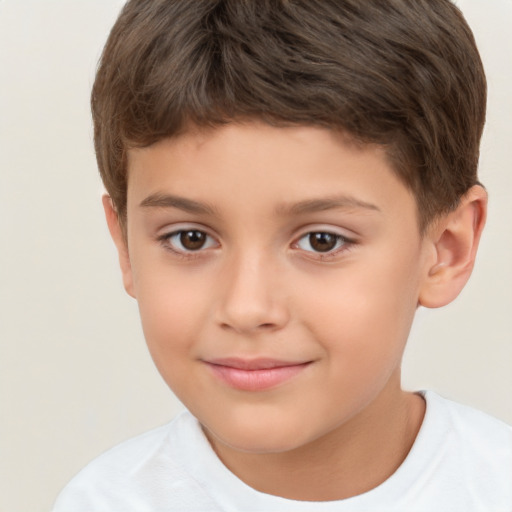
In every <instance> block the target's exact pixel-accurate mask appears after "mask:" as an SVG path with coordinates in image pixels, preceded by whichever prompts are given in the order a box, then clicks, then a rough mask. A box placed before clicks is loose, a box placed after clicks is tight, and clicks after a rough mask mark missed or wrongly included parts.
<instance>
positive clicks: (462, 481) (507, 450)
mask: <svg viewBox="0 0 512 512" xmlns="http://www.w3.org/2000/svg"><path fill="white" fill-rule="evenodd" d="M424 396H425V399H426V402H427V412H426V415H425V420H424V424H425V427H426V428H425V429H424V431H423V432H422V431H421V430H420V435H422V434H423V435H424V436H425V438H424V439H423V441H424V448H427V449H426V450H424V453H427V452H428V450H430V452H431V455H430V460H431V461H432V458H434V459H435V460H436V464H437V469H436V474H437V475H438V476H439V477H440V478H444V481H445V485H448V484H449V485H450V486H451V487H454V488H456V487H459V488H460V489H471V494H472V496H473V499H474V500H478V499H480V498H481V499H482V500H484V499H485V500H489V499H491V497H492V500H491V502H492V503H495V504H496V506H495V508H494V510H502V509H501V508H499V506H497V504H502V503H506V504H507V506H511V505H512V486H511V485H510V483H511V482H512V427H511V426H509V425H507V424H506V423H504V422H502V421H500V420H498V419H497V418H494V417H492V416H490V415H488V414H486V413H484V412H482V411H479V410H476V409H474V408H472V407H468V406H466V405H462V404H459V403H456V402H453V401H451V400H448V399H446V398H442V397H440V396H439V395H437V394H435V393H433V392H426V393H425V394H424ZM420 442H421V440H420ZM484 497H485V498H484ZM483 502H484V503H489V502H488V501H483ZM491 509H492V508H491Z"/></svg>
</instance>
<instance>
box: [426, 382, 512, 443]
mask: <svg viewBox="0 0 512 512" xmlns="http://www.w3.org/2000/svg"><path fill="white" fill-rule="evenodd" d="M424 396H425V399H426V401H427V414H431V415H436V416H437V417H436V418H435V420H434V421H433V422H432V423H433V424H434V425H435V426H437V427H438V428H444V429H446V430H447V431H449V432H450V433H452V434H454V437H455V438H456V439H458V440H460V442H461V443H468V442H470V443H471V444H472V445H474V448H475V449H476V450H478V448H485V449H488V450H493V451H494V450H499V451H500V452H503V450H504V448H511V449H512V426H510V425H507V424H506V423H504V422H503V421H501V420H499V419H497V418H494V417H493V416H490V415H489V414H486V413H484V412H482V411H479V410H477V409H474V408H473V407H469V406H467V405H463V404H460V403H457V402H454V401H452V400H449V399H447V398H443V397H441V396H439V395H437V394H436V393H434V392H432V391H427V392H425V393H424ZM475 443H476V444H475ZM505 453H506V450H505Z"/></svg>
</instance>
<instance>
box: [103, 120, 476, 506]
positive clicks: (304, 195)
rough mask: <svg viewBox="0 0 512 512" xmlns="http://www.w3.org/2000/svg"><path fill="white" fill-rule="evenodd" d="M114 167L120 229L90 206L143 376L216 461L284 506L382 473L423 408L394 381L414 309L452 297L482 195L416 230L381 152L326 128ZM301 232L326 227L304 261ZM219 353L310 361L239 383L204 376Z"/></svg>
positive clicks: (240, 132)
mask: <svg viewBox="0 0 512 512" xmlns="http://www.w3.org/2000/svg"><path fill="white" fill-rule="evenodd" d="M128 160H129V161H128V196H127V197H128V209H127V231H126V233H123V229H122V227H121V226H120V224H119V222H118V219H117V216H116V214H115V210H114V208H113V207H112V204H111V202H110V200H109V198H108V197H105V198H104V206H105V211H106V215H107V221H108V224H109V227H110V231H111V233H112V236H113V238H114V241H115V243H116V245H117V247H118V250H119V258H120V264H121V268H122V272H123V279H124V285H125V288H126V290H127V291H128V293H129V294H130V295H132V296H133V297H135V298H136V299H137V301H138V304H139V309H140V314H141V319H142V324H143V329H144V333H145V337H146V340H147V344H148V347H149V350H150V352H151V355H152V357H153V359H154V361H155V363H156V366H157V367H158V369H159V371H160V373H161V374H162V376H163V378H164V380H165V381H166V382H167V384H168V385H169V386H170V388H171V389H172V390H173V391H174V392H175V393H176V395H177V396H178V397H179V398H180V399H181V400H182V402H183V403H184V404H185V405H186V406H187V407H188V408H189V410H190V411H191V412H192V413H193V414H194V415H195V416H196V417H197V418H198V419H199V421H200V423H201V424H202V426H203V429H204V431H205V433H206V435H207V437H208V439H209V440H210V442H211V444H212V446H213V448H214V450H215V451H216V453H217V454H218V456H219V457H220V459H221V460H222V461H223V462H224V464H225V465H226V466H227V467H228V468H229V469H230V470H231V471H232V472H233V473H234V474H236V475H237V476H238V477H239V478H241V479H242V480H243V481H245V482H246V483H247V484H249V485H251V486H252V487H254V488H256V489H258V490H260V491H263V492H267V493H270V494H275V495H279V496H283V497H285V498H290V499H298V500H310V501H324V500H335V499H343V498H347V497H350V496H354V495H357V494H360V493H363V492H366V491H368V490H370V489H372V488H374V487H376V486H377V485H379V484H380V483H382V482H383V481H384V480H386V479H387V478H388V477H389V476H390V475H391V474H392V473H393V472H394V471H395V470H396V469H397V468H398V466H399V465H400V464H401V463H402V462H403V460H404V459H405V457H406V455H407V453H408V452H409V450H410V448H411V446H412V444H413V442H414V439H415V437H416V435H417V433H418V430H419V428H420V426H421V421H422V418H423V414H424V403H423V399H422V398H421V397H420V396H419V395H416V394H412V393H407V392H405V391H403V390H402V389H401V386H400V363H401V359H402V355H403V351H404V347H405V344H406V341H407V337H408V334H409V330H410V327H411V323H412V321H413V318H414V314H415V311H416V309H417V307H418V306H419V305H425V306H428V307H439V306H442V305H444V304H446V303H448V302H450V301H451V300H453V299H454V298H455V297H456V296H457V294H458V293H459V292H460V290H461V289H462V287H463V286H464V284H465V282H466V280H467V279H468V277H469V275H470V273H471V269H472V266H473V262H474V258H475V254H476V248H477V245H478V240H479V237H480V233H481V230H482V228H483V225H484V221H485V212H486V194H485V191H484V190H483V189H482V188H481V187H473V188H472V189H471V190H470V191H469V192H468V194H467V195H466V196H465V197H464V198H463V199H462V200H461V204H460V206H459V207H458V209H457V210H456V211H454V212H452V213H450V214H449V215H446V216H443V217H440V218H439V219H438V220H437V221H436V222H435V224H433V225H432V226H431V227H430V229H429V230H428V232H427V234H426V235H424V236H421V235H420V233H419V230H418V217H417V209H416V203H415V199H414V197H413V195H412V194H411V193H410V191H409V190H408V189H407V188H406V187H405V186H404V185H403V184H402V182H400V181H399V179H398V178H397V177H396V175H395V174H394V173H393V171H392V169H391V167H390V164H389V162H388V160H387V158H386V155H385V153H384V152H383V150H382V148H380V147H378V146H360V145H356V144H354V143H351V142H350V140H349V139H348V138H347V137H345V136H343V135H342V134H340V133H336V132H333V131H329V130H326V129H322V128H317V127H302V126H299V127H288V128H281V127H280V128H277V127H270V126H267V125H265V124H261V123H258V122H251V123H245V124H239V123H233V124H229V125H227V126H224V127H221V128H214V129H209V130H200V129H191V130H189V131H188V132H187V133H186V134H184V135H180V136H179V137H177V138H174V139H165V140H163V141H160V142H158V143H157V144H154V145H153V146H151V147H149V148H144V149H136V150H131V151H130V152H129V159H128ZM191 201H193V203H191ZM180 230H181V231H180ZM183 230H185V231H190V230H193V231H194V233H195V236H196V237H197V236H198V234H197V232H198V231H199V232H200V233H199V234H201V233H203V234H204V235H203V236H204V237H205V238H204V240H205V243H204V245H203V246H200V247H199V248H197V246H193V244H191V243H189V242H190V238H186V237H185V238H182V237H181V233H183ZM311 233H330V234H331V235H332V237H331V239H330V240H331V241H332V240H334V247H333V249H332V250H329V251H327V252H322V251H318V250H317V247H318V246H317V245H313V244H312V243H311V241H312V240H313V241H314V238H313V239H312V238H311V237H310V234H311ZM321 236H324V237H325V235H321ZM183 240H185V242H186V244H185V245H183ZM324 241H325V240H324ZM191 247H194V249H193V250H191V249H190V248H191ZM325 247H326V246H325V245H323V246H321V248H322V250H324V249H325ZM329 247H330V246H329ZM226 357H237V358H242V359H244V360H253V359H255V358H260V357H265V358H272V359H278V360H280V361H288V362H294V363H307V364H305V365H304V368H303V369H301V370H300V371H299V372H298V373H297V374H295V375H294V376H293V377H291V378H289V379H288V380H285V381H284V382H282V383H280V384H278V385H277V386H273V387H270V388H269V389H264V390H256V391H254V390H241V389H237V388H233V387H232V386H230V385H229V384H227V383H226V382H225V381H224V380H222V379H220V378H219V377H218V375H217V374H216V373H215V372H214V371H212V366H211V365H210V364H209V362H211V361H213V360H216V359H218V358H226Z"/></svg>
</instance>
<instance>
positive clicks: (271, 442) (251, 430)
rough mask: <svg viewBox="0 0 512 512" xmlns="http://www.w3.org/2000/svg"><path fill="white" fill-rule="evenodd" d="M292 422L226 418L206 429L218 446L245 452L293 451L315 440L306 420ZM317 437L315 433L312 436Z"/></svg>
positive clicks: (211, 439)
mask: <svg viewBox="0 0 512 512" xmlns="http://www.w3.org/2000/svg"><path fill="white" fill-rule="evenodd" d="M301 423H302V424H301V425H300V424H298V425H290V424H287V423H286V422H279V421H268V420H267V421H261V418H259V421H257V420H256V419H254V420H253V421H251V420H250V419H248V421H240V420H239V421H237V422H235V421H231V422H230V421H226V422H225V423H224V422H223V424H221V425H219V424H218V422H213V424H212V423H210V424H209V425H207V426H205V425H204V424H203V429H204V430H205V432H206V435H207V437H208V438H209V439H210V442H211V443H212V445H213V446H214V447H215V445H216V444H217V443H221V444H222V445H224V446H227V447H229V448H230V449H232V450H236V451H239V452H246V453H254V454H256V453H260V454H263V453H283V452H289V451H292V450H294V449H296V448H298V447H300V446H303V445H304V444H307V443H308V442H310V441H311V440H312V439H310V438H309V436H308V435H307V433H306V432H305V429H304V423H303V422H301ZM311 437H314V436H311Z"/></svg>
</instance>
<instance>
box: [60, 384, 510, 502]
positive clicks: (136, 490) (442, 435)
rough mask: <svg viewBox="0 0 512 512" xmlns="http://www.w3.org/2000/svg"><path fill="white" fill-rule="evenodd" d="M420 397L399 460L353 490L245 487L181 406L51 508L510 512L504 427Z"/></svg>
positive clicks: (83, 475) (106, 457)
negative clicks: (367, 485) (418, 414)
mask: <svg viewBox="0 0 512 512" xmlns="http://www.w3.org/2000/svg"><path fill="white" fill-rule="evenodd" d="M423 395H424V397H425V399H426V403H427V408H426V413H425V418H424V420H423V424H422V426H421V429H420V431H419V433H418V436H417V438H416V440H415V442H414V445H413V447H412V449H411V451H410V452H409V454H408V456H407V458H406V459H405V461H404V462H403V463H402V465H401V466H400V467H399V468H398V470H397V471H396V472H395V473H394V474H393V475H392V476H391V477H390V478H388V479H387V480H386V481H385V482H383V483H382V484H381V485H379V486H378V487H376V488H375V489H372V490H371V491H368V492H366V493H364V494H361V495H359V496H355V497H353V498H349V499H346V500H341V501H327V502H306V501H294V500H288V499H284V498H280V497H277V496H271V495H268V494H264V493H261V492H258V491H256V490H254V489H252V488H251V487H249V486H247V485H246V484H244V483H243V482H242V481H241V480H239V479H238V478H237V477H236V476H235V475H234V474H233V473H231V472H230V471H229V470H228V469H227V468H226V467H225V466H224V465H223V464H222V462H221V461H220V460H219V459H218V457H217V456H216V455H215V452H214V451H213V450H212V448H211V447H210V445H209V443H208V440H207V439H206V437H205V436H204V434H203V432H202V430H201V428H200V425H199V424H198V422H197V420H196V419H195V418H194V417H193V416H192V415H191V414H190V413H188V412H184V413H182V414H181V415H179V416H178V417H177V418H176V419H174V420H173V421H172V422H171V423H170V424H168V425H165V426H163V427H160V428H157V429H155V430H151V431H150V432H147V433H145V434H143V435H141V436H138V437H135V438H134V439H131V440H129V441H126V442H124V443H122V444H120V445H119V446H117V447H115V448H113V449H111V450H110V451H108V452H106V453H105V454H103V455H101V456H100V457H98V458H97V459H96V460H94V461H93V462H91V463H90V464H89V465H88V466H87V467H85V468H84V469H83V470H82V471H81V472H80V473H79V474H78V475H77V476H76V477H75V478H74V479H73V480H72V481H71V482H70V483H69V484H68V486H67V487H66V488H65V489H64V490H63V491H62V492H61V494H60V496H59V497H58V499H57V502H56V504H55V508H54V512H164V511H165V512H191V511H194V512H210V511H212V512H213V511H225V512H306V511H307V512H344V511H350V512H372V511H379V512H387V511H389V512H402V511H403V512H420V511H421V512H444V511H446V512H458V511H460V512H473V511H481V512H511V511H512V427H510V426H508V425H506V424H504V423H502V422H501V421H499V420H497V419H495V418H492V417H490V416H488V415H486V414H484V413H482V412H480V411H476V410H474V409H471V408H469V407H466V406H463V405H459V404H456V403H454V402H451V401H449V400H446V399H444V398H441V397H440V396H438V395H436V394H435V393H433V392H430V391H429V392H425V393H423Z"/></svg>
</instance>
